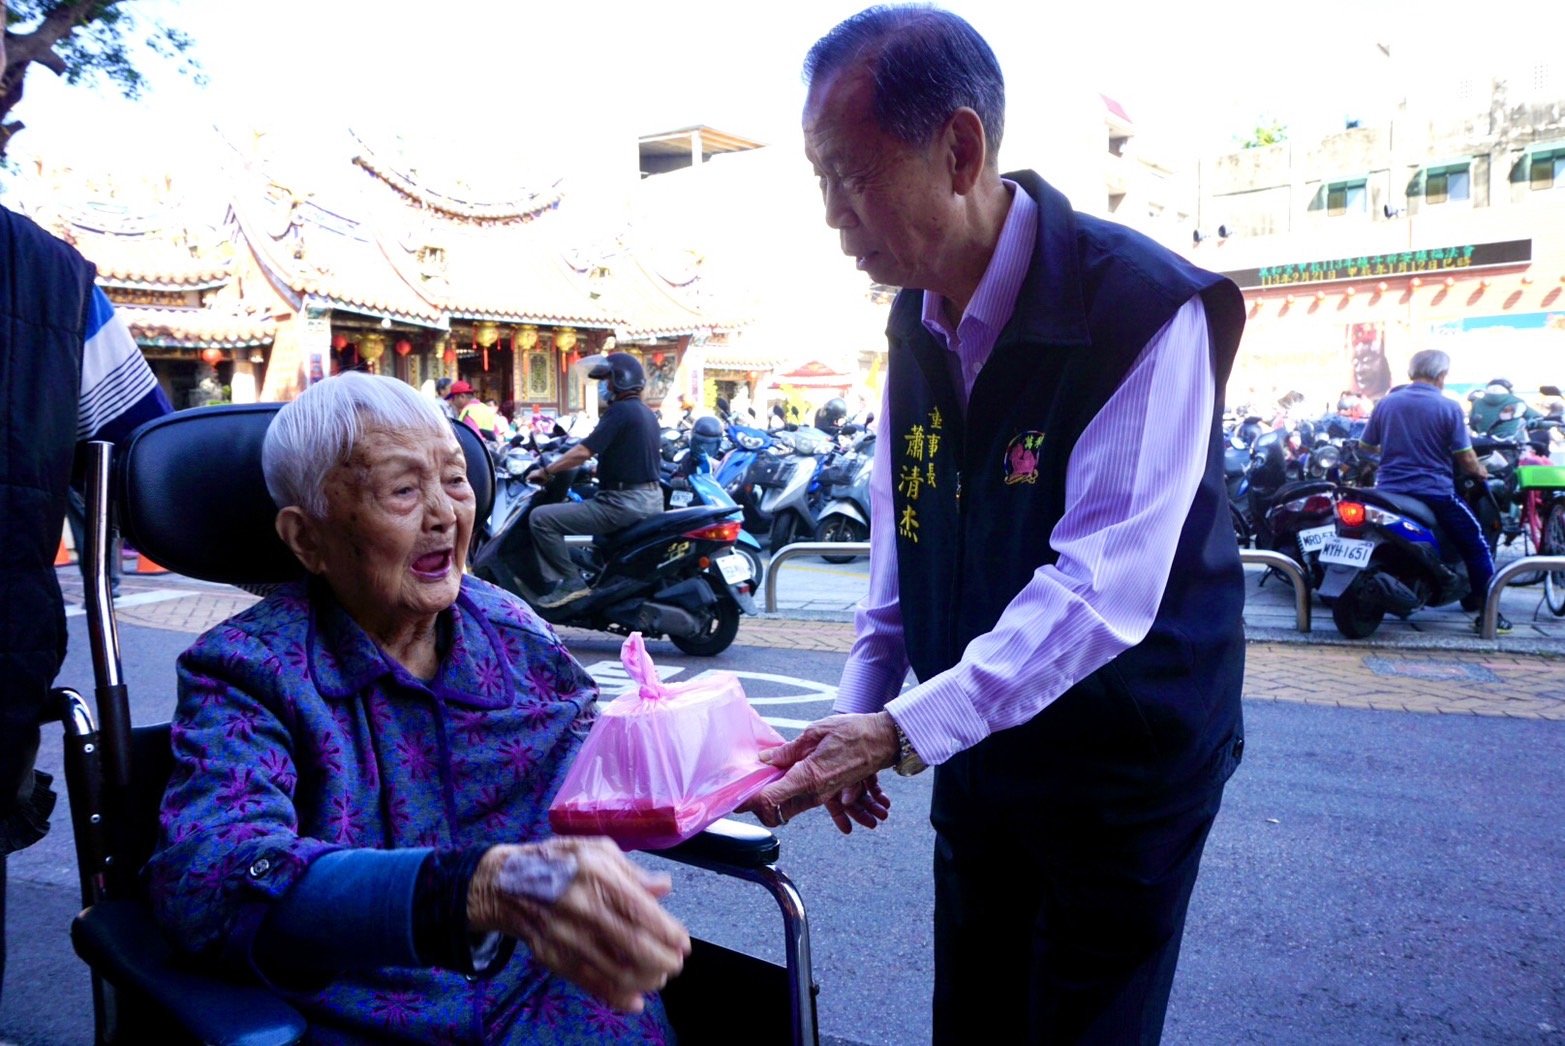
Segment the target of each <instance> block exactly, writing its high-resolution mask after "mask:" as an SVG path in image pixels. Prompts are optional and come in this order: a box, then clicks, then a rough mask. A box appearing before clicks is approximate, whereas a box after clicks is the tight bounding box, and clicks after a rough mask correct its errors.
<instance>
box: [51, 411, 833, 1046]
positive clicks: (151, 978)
mask: <svg viewBox="0 0 1565 1046" xmlns="http://www.w3.org/2000/svg"><path fill="white" fill-rule="evenodd" d="M258 407H259V409H260V410H265V409H267V408H268V407H270V409H271V410H275V409H276V408H275V406H271V405H247V406H245V407H226V408H225V407H208V408H202V414H203V415H207V416H212V415H218V414H233V413H247V412H257V411H258ZM186 413H188V412H180V414H186ZM179 417H180V415H167V416H165V417H164V418H161V419H157V420H155V421H152V422H149V423H147V425H144V426H142V429H140V430H138V433H140V432H142V431H145V430H147V429H149V428H151V427H153V426H158V425H161V424H165V423H169V422H170V421H171V419H177V418H179ZM455 429H456V431H457V432H458V437H459V439H460V440H462V441H463V446H464V450H465V451H467V456H468V462H469V468H470V469H471V468H472V467H473V461H474V453H473V452H474V449H475V448H474V447H472V446H469V444H470V443H476V442H477V440H476V438H471V439H469V438H467V437H468V435H469V434H468V433H467V431H466V430H465V428H464V427H462V426H455ZM135 435H136V434H133V435H132V437H131V438H130V440H127V443H129V442H130V441H131V440H134V439H135ZM477 450H478V451H479V453H482V448H481V447H479V448H477ZM112 451H113V447H112V445H111V444H108V443H92V444H89V446H88V473H87V482H88V490H87V510H88V527H87V540H86V548H85V549H84V550H83V553H82V554H84V555H86V556H87V557H88V561H89V564H90V568H91V569H90V571H89V573H88V575H87V584H86V600H87V607H86V616H87V624H88V634H89V641H90V646H91V653H92V665H93V675H94V697H95V702H96V705H97V716H96V718H95V717H94V715H93V710H92V708H91V707H89V705H88V703H87V701H86V700H85V699H84V698H83V697H82V696H81V694H80V693H79V692H77V691H76V690H73V689H69V688H57V689H56V690H55V691H54V694H55V702H56V713H57V715H58V717H59V719H60V721H61V724H62V726H63V728H64V735H65V737H64V761H65V778H66V787H67V791H68V796H69V803H70V812H71V822H72V828H73V830H74V833H75V847H76V859H77V871H78V875H79V878H80V886H81V897H82V906H83V911H82V913H81V914H80V915H78V916H77V917H76V919H75V921H74V922H73V924H72V927H71V938H72V943H73V946H74V947H75V949H76V952H77V954H78V955H79V956H80V957H81V958H82V959H83V960H84V961H85V962H86V963H87V964H88V967H89V969H90V970H91V974H92V993H93V1009H94V1027H95V1031H96V1039H97V1042H99V1043H100V1044H107V1043H120V1042H135V1041H141V1036H143V1035H145V1034H146V1028H145V1027H142V1028H137V1027H136V1026H135V1025H136V1024H137V1023H138V1022H140V1023H143V1024H144V1023H145V1022H147V1021H148V1020H154V1021H155V1020H159V1019H160V1018H161V1019H162V1020H165V1021H166V1020H173V1021H174V1022H176V1023H177V1024H178V1025H179V1026H180V1028H181V1030H182V1031H183V1032H184V1033H185V1034H186V1035H188V1036H190V1037H191V1038H193V1039H195V1040H197V1041H201V1042H215V1043H234V1044H242V1046H272V1044H278V1046H281V1044H286V1043H292V1042H297V1041H299V1040H300V1039H301V1038H302V1037H303V1036H304V1035H305V1034H306V1033H307V1031H308V1024H307V1022H306V1020H305V1018H304V1017H303V1015H302V1014H300V1013H299V1012H298V1011H297V1010H296V1009H294V1008H293V1007H292V1006H291V1005H290V1004H289V1003H288V1002H286V1001H285V1000H284V999H282V998H280V997H278V996H276V995H274V994H272V993H271V992H270V991H269V990H267V989H265V988H263V987H261V986H259V985H249V984H242V983H238V982H233V981H227V980H222V979H219V978H216V977H212V976H210V975H207V974H204V973H201V972H199V971H197V970H194V969H192V968H190V967H189V965H187V964H184V963H182V962H181V960H180V958H179V956H177V955H176V953H175V951H174V949H173V948H172V947H171V946H170V945H169V944H168V943H167V941H166V940H165V939H164V938H163V936H162V933H161V931H160V930H159V929H158V928H157V926H156V924H155V923H154V921H153V919H152V915H151V912H150V910H149V907H148V905H147V904H146V903H145V901H144V899H141V898H140V897H139V896H138V894H137V889H136V878H137V872H138V868H139V864H140V861H138V860H135V859H134V857H135V856H136V847H135V840H136V835H135V833H136V830H137V828H138V827H140V828H142V829H145V828H146V827H147V826H146V825H141V826H138V825H137V824H136V823H135V815H136V814H137V813H138V806H137V800H138V799H140V800H141V801H142V802H141V809H140V811H139V812H142V813H144V812H145V808H146V805H147V804H146V800H147V797H146V796H138V795H137V794H136V793H135V791H134V789H135V788H136V787H137V785H138V784H141V785H145V784H147V783H148V782H146V781H139V782H138V779H137V775H136V772H135V771H136V767H135V766H134V765H133V762H132V756H133V752H134V750H135V747H136V745H135V741H136V738H137V736H138V735H141V736H145V737H147V738H149V739H150V740H152V741H154V742H156V740H157V737H158V736H159V735H160V732H166V730H165V729H164V728H166V724H159V725H157V726H153V727H144V728H139V729H137V730H134V731H133V729H132V725H131V717H130V703H129V691H128V688H127V686H126V684H125V681H124V673H123V666H122V663H121V659H120V643H119V630H118V624H117V620H116V617H115V612H114V605H113V602H112V600H111V599H110V597H109V576H108V574H109V569H108V554H109V550H110V549H111V548H112V547H113V545H112V542H111V541H110V538H111V527H110V511H111V506H112V503H113V499H112V495H111V464H112V460H111V454H112ZM485 460H486V461H487V458H486V459H485ZM489 465H490V468H491V470H492V467H493V466H492V463H489ZM492 489H493V484H492V483H491V484H490V491H491V493H492ZM132 536H133V537H134V536H136V535H132ZM137 548H138V549H140V548H141V543H140V541H139V540H138V542H137ZM153 551H154V552H156V551H157V550H156V549H153ZM165 747H166V745H165ZM154 777H157V780H156V781H153V782H152V783H153V784H156V785H157V786H158V793H159V795H161V781H162V780H163V779H166V773H164V774H162V775H156V774H155V775H154ZM154 806H155V804H154ZM648 852H649V853H654V854H655V855H656V856H660V857H665V858H669V859H671V860H674V861H678V862H680V863H683V864H687V865H691V866H694V867H699V868H703V869H706V870H709V871H713V872H717V873H719V874H722V875H727V876H731V877H734V878H739V879H744V880H747V881H749V882H754V883H757V884H759V885H760V886H762V887H763V888H764V889H765V890H766V891H767V892H768V893H769V894H770V895H771V896H772V898H773V899H774V900H775V901H776V903H777V905H778V907H779V909H780V910H781V913H782V919H783V926H784V930H785V935H786V954H787V965H786V968H785V975H786V982H787V993H788V1005H787V1015H788V1025H789V1027H788V1034H787V1035H786V1037H785V1038H784V1037H782V1036H779V1037H778V1041H785V1042H788V1043H790V1044H791V1046H815V1044H817V1043H818V1041H819V1032H818V1028H817V1023H816V1011H815V995H816V993H817V992H818V990H819V988H818V986H817V985H816V984H815V982H814V978H813V975H812V972H811V965H810V940H809V923H808V920H807V918H806V915H805V910H804V901H803V898H802V897H801V896H800V894H799V891H798V889H797V888H796V887H795V886H794V884H793V883H792V881H790V880H789V879H788V877H787V876H786V875H785V874H784V873H783V872H782V871H780V870H779V869H778V868H777V865H776V861H777V857H778V854H779V852H780V846H779V844H778V841H777V839H776V837H775V836H773V835H772V833H771V832H769V831H767V830H766V829H764V828H761V827H759V826H755V825H750V824H746V823H742V822H738V821H732V820H727V819H725V820H722V821H719V822H717V823H716V824H714V825H712V826H711V827H709V828H708V829H707V830H706V831H704V832H702V833H701V834H700V835H698V836H696V837H695V838H693V839H690V840H688V841H687V842H685V843H682V844H680V845H679V846H676V847H673V848H671V849H668V850H661V851H648ZM695 943H696V944H697V946H698V948H699V949H701V950H702V953H703V954H704V955H707V956H711V957H713V958H714V959H715V960H717V961H719V962H727V963H738V964H742V965H745V966H747V967H749V969H748V970H747V971H746V973H745V974H744V975H743V977H747V978H753V977H754V976H756V975H757V974H759V975H761V976H766V977H767V978H768V980H771V981H772V982H773V983H775V980H776V978H775V977H774V976H772V974H774V973H775V972H776V971H777V970H778V967H777V966H776V965H775V964H773V963H768V962H765V961H764V960H760V959H756V958H753V957H751V956H748V955H744V954H743V953H739V952H732V951H729V950H728V949H724V948H720V947H718V946H716V945H711V944H709V943H707V942H702V941H697V942H695ZM762 968H764V970H762ZM683 976H684V975H683V974H682V975H681V977H683ZM679 981H680V978H676V979H675V981H674V982H671V985H670V993H671V994H672V990H673V989H674V987H675V986H678V985H679ZM731 983H735V984H738V983H749V982H746V981H744V980H742V978H735V979H734V980H733V981H732V982H731ZM687 990H688V991H690V992H692V993H693V992H694V991H695V988H694V987H693V986H692V987H689V988H687ZM720 1002H721V1001H720ZM149 1004H150V1005H149ZM730 1006H731V1009H730V1010H729V1011H727V1013H726V1014H725V1013H724V1012H723V1011H722V1009H721V1006H720V1005H718V1006H711V1007H709V1006H708V1004H707V1002H705V1001H703V1002H702V1003H701V1004H700V1005H699V1010H700V1011H702V1014H703V1015H705V1014H707V1011H709V1010H710V1011H711V1015H710V1017H709V1019H710V1020H711V1022H712V1024H711V1027H706V1026H699V1027H695V1028H692V1029H686V1028H681V1027H680V1026H679V1025H678V1024H677V1023H676V1027H675V1030H676V1032H678V1033H679V1034H680V1036H681V1039H682V1040H683V1041H685V1042H687V1043H692V1044H696V1046H699V1043H701V1042H703V1041H714V1042H717V1041H724V1038H725V1031H724V1030H720V1025H721V1021H723V1020H726V1019H729V1016H730V1015H731V1016H732V1017H734V1018H737V1019H744V1020H746V1021H747V1022H749V1023H750V1024H751V1026H752V1028H753V1026H754V1021H755V1018H756V1016H757V1013H756V1009H757V1007H756V1005H755V1002H754V1000H753V999H752V1000H748V1001H730ZM682 1008H683V1007H682ZM689 1009H690V1010H695V1009H697V1007H696V1006H695V1005H694V1004H692V1006H691V1007H690V1008H689ZM669 1010H670V1019H671V1020H674V1019H675V1017H674V1010H675V1006H674V1005H673V1003H670V1004H669ZM154 1015H158V1016H154ZM721 1028H722V1029H726V1036H731V1035H732V1034H733V1030H734V1025H733V1024H731V1023H729V1024H726V1025H721ZM160 1030H162V1028H161V1027H160ZM767 1030H772V1031H774V1032H775V1031H780V1029H767ZM750 1038H751V1039H752V1041H754V1037H753V1035H752V1036H750Z"/></svg>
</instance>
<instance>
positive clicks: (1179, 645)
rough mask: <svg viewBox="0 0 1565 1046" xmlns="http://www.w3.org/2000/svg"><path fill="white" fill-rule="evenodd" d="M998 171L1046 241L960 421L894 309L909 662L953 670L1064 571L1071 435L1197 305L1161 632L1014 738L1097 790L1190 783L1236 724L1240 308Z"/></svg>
mask: <svg viewBox="0 0 1565 1046" xmlns="http://www.w3.org/2000/svg"><path fill="white" fill-rule="evenodd" d="M1006 177H1008V178H1010V179H1011V180H1013V181H1015V182H1017V183H1018V184H1019V185H1020V186H1021V187H1022V188H1023V189H1024V190H1025V191H1026V192H1028V193H1029V194H1030V195H1031V196H1033V197H1034V199H1036V200H1037V202H1038V204H1039V212H1040V214H1039V229H1038V238H1037V244H1036V246H1035V248H1034V253H1033V258H1032V262H1031V265H1030V266H1029V269H1028V272H1027V275H1026V278H1025V281H1024V283H1023V286H1022V290H1021V294H1020V296H1019V300H1018V302H1017V306H1016V309H1015V311H1014V313H1013V314H1012V316H1011V319H1010V320H1009V322H1008V323H1007V324H1006V326H1005V328H1004V330H1003V331H1002V332H1001V333H1000V336H999V338H998V340H997V341H996V344H995V347H994V351H993V354H992V355H991V356H990V358H989V360H988V361H987V362H986V363H985V364H984V367H983V370H982V371H981V372H980V373H979V375H978V379H977V382H976V383H975V385H974V387H973V391H972V396H971V399H970V401H969V404H968V409H967V412H966V416H965V417H964V416H963V414H962V412H961V410H960V408H959V407H958V405H957V404H958V401H957V398H956V394H955V390H954V388H953V386H952V382H951V376H950V371H949V370H948V367H947V360H948V356H949V353H948V352H947V351H946V350H945V349H944V348H943V347H942V346H941V345H940V344H939V342H938V341H937V340H936V339H935V338H934V337H933V336H932V335H930V333H929V332H928V331H927V330H926V329H925V328H924V326H923V323H922V319H921V310H922V292H916V291H904V292H903V293H902V294H900V295H899V296H898V297H897V300H896V303H895V305H894V306H893V307H892V315H891V321H890V325H889V328H888V332H887V333H888V335H889V337H890V350H889V352H890V355H889V364H888V380H889V382H890V386H891V394H890V398H889V402H890V404H891V407H890V414H891V417H890V418H889V424H888V426H887V429H886V431H887V432H888V433H889V434H890V438H891V439H892V440H893V443H892V447H891V453H892V460H893V461H894V462H896V465H895V474H894V484H893V486H894V495H893V498H894V505H895V511H896V514H897V521H898V529H897V533H898V539H897V563H898V573H899V582H900V592H901V608H902V620H903V624H904V628H905V630H906V633H905V634H906V645H907V652H908V656H909V659H910V661H911V663H912V666H913V669H914V671H915V672H916V673H917V674H918V677H919V678H920V679H929V678H930V677H932V676H934V675H936V674H938V673H940V672H942V671H944V670H946V669H948V668H950V667H951V666H953V665H955V664H956V663H957V661H959V660H960V658H961V656H962V652H963V650H964V649H965V648H966V646H967V644H968V643H969V642H970V641H971V640H972V639H974V638H975V637H977V636H979V635H982V634H983V633H985V632H987V631H989V630H990V629H991V628H993V627H994V625H995V623H996V622H997V621H998V620H999V617H1000V615H1001V613H1002V612H1003V611H1004V609H1005V607H1006V605H1007V604H1008V603H1009V602H1010V601H1011V599H1012V598H1013V597H1015V595H1016V594H1017V593H1018V592H1019V591H1021V589H1022V587H1023V586H1024V585H1025V584H1026V583H1027V582H1028V581H1029V580H1030V579H1031V578H1032V576H1033V573H1034V571H1036V570H1037V569H1038V568H1039V567H1040V566H1043V565H1045V564H1048V563H1052V562H1054V561H1055V559H1056V558H1057V556H1058V554H1057V553H1056V552H1055V550H1054V549H1053V548H1052V547H1051V545H1050V543H1049V541H1050V536H1051V534H1052V533H1053V530H1054V526H1055V524H1056V523H1058V521H1059V519H1060V517H1061V516H1062V515H1063V514H1064V510H1065V472H1066V465H1067V463H1068V462H1069V460H1070V455H1071V451H1072V449H1073V448H1074V447H1075V445H1076V441H1077V439H1078V438H1079V437H1080V436H1081V433H1082V431H1083V429H1085V428H1086V426H1087V424H1088V423H1089V422H1090V421H1091V420H1092V419H1093V417H1094V416H1096V414H1097V413H1098V411H1099V410H1100V409H1101V408H1102V407H1103V405H1104V404H1105V403H1106V402H1107V401H1108V399H1109V397H1110V396H1111V395H1112V394H1113V392H1114V391H1115V389H1117V388H1118V387H1119V385H1120V383H1121V381H1122V380H1123V379H1124V377H1125V375H1126V373H1127V372H1128V371H1129V369H1130V367H1131V365H1132V364H1133V363H1134V361H1135V359H1136V357H1137V356H1138V355H1139V354H1140V352H1141V350H1142V349H1143V348H1145V347H1146V343H1147V342H1148V341H1149V340H1150V339H1151V337H1152V335H1154V334H1155V333H1157V331H1158V330H1159V329H1160V328H1161V327H1162V326H1163V325H1164V324H1166V323H1167V322H1168V321H1169V319H1171V318H1172V317H1173V315H1174V313H1175V312H1177V311H1178V309H1179V308H1180V306H1182V305H1183V304H1184V303H1185V302H1186V301H1188V300H1189V299H1190V298H1191V297H1193V296H1194V295H1196V294H1200V295H1201V297H1202V301H1203V304H1204V306H1205V309H1206V315H1207V321H1208V324H1209V326H1210V333H1211V339H1212V344H1213V346H1214V349H1215V351H1214V357H1215V359H1216V363H1217V374H1216V379H1217V388H1218V390H1219V395H1218V397H1217V403H1216V405H1215V409H1214V411H1213V417H1212V435H1211V440H1210V449H1209V453H1208V457H1207V467H1206V472H1205V474H1204V476H1203V478H1202V482H1201V486H1200V488H1199V490H1198V492H1197V494H1196V498H1195V501H1194V504H1193V505H1192V506H1191V509H1190V513H1189V515H1188V516H1187V517H1186V519H1185V522H1184V526H1183V529H1182V531H1181V533H1180V538H1179V545H1178V550H1177V551H1176V553H1175V557H1174V563H1173V569H1172V571H1171V574H1170V577H1169V581H1168V587H1167V589H1166V591H1165V592H1164V595H1163V601H1162V603H1161V605H1160V606H1159V609H1158V613H1157V617H1156V620H1155V621H1154V623H1153V625H1152V629H1151V631H1150V633H1149V634H1148V635H1147V636H1146V638H1145V639H1144V640H1143V641H1142V642H1141V643H1140V644H1138V645H1137V646H1135V647H1133V648H1132V649H1130V650H1127V651H1125V652H1124V653H1122V654H1121V655H1120V656H1119V657H1117V658H1115V659H1114V660H1113V661H1112V662H1110V663H1109V664H1108V665H1106V666H1105V667H1103V668H1102V669H1100V670H1098V671H1097V672H1095V673H1093V674H1092V675H1091V676H1089V677H1088V678H1086V679H1084V680H1082V681H1080V682H1078V683H1077V684H1076V685H1075V686H1073V687H1072V688H1071V689H1070V690H1068V691H1067V692H1066V693H1065V694H1064V695H1063V696H1061V697H1060V698H1059V699H1058V700H1057V701H1055V702H1054V703H1053V704H1052V705H1050V706H1049V707H1048V708H1046V709H1045V710H1044V711H1043V712H1042V713H1041V714H1040V715H1039V716H1037V717H1036V718H1035V719H1034V720H1033V723H1032V724H1029V726H1028V727H1022V728H1018V729H1025V730H1029V731H1030V732H1035V741H1036V744H1030V745H1029V748H1028V750H1029V751H1031V752H1032V753H1033V754H1034V755H1035V756H1036V758H1038V759H1039V761H1040V763H1049V764H1050V765H1051V767H1052V768H1053V769H1051V770H1050V771H1048V772H1050V773H1053V772H1058V773H1061V774H1062V775H1063V777H1062V779H1064V778H1074V779H1079V778H1080V777H1081V770H1082V768H1083V766H1085V765H1088V764H1090V765H1091V766H1093V767H1094V768H1095V769H1096V770H1097V771H1098V773H1097V774H1096V775H1095V777H1096V779H1097V780H1098V781H1099V782H1100V783H1102V781H1103V775H1104V774H1107V775H1109V777H1110V778H1112V779H1119V780H1120V781H1121V783H1122V784H1124V785H1125V786H1126V787H1127V788H1128V789H1130V790H1133V791H1135V792H1138V793H1139V792H1141V791H1143V790H1144V788H1145V787H1146V786H1149V785H1150V786H1161V785H1163V784H1166V783H1168V782H1170V781H1173V780H1184V779H1188V778H1190V777H1192V776H1194V775H1196V774H1199V773H1200V772H1201V768H1202V767H1203V766H1206V765H1209V764H1210V763H1211V761H1212V760H1213V759H1214V757H1215V756H1216V754H1217V751H1218V748H1219V746H1222V745H1223V744H1225V743H1226V742H1228V741H1229V739H1230V738H1231V736H1232V735H1234V734H1235V733H1236V732H1237V730H1238V727H1239V718H1240V712H1239V697H1240V685H1241V682H1242V677H1243V672H1244V636H1243V631H1242V624H1241V613H1242V610H1243V589H1242V584H1243V574H1242V572H1241V570H1240V567H1239V557H1238V552H1237V548H1236V545H1235V542H1234V537H1233V528H1232V525H1231V523H1230V520H1229V510H1228V503H1227V499H1226V495H1225V492H1224V485H1223V459H1222V438H1221V411H1222V395H1221V390H1222V388H1223V385H1224V384H1225V382H1226V381H1227V378H1228V371H1229V367H1230V366H1231V364H1232V362H1233V358H1234V354H1235V352H1236V351H1237V349H1238V344H1239V336H1240V333H1241V331H1242V330H1243V327H1244V303H1243V298H1242V296H1241V295H1240V293H1239V290H1238V288H1237V287H1235V286H1234V285H1233V284H1232V283H1231V282H1229V281H1228V280H1226V279H1224V278H1222V277H1221V276H1218V275H1216V274H1213V273H1210V272H1205V271H1203V270H1201V269H1197V268H1195V267H1194V266H1192V265H1190V264H1189V263H1187V262H1185V261H1184V260H1183V259H1181V258H1179V257H1178V256H1177V255H1175V254H1173V253H1172V252H1170V251H1168V250H1166V249H1164V248H1162V247H1160V246H1158V245H1157V244H1155V243H1153V242H1152V241H1151V240H1149V239H1147V238H1146V237H1144V236H1142V235H1140V234H1139V233H1136V232H1133V231H1131V230H1129V229H1126V228H1124V227H1123V226H1119V225H1115V224H1113V223H1110V222H1105V221H1101V220H1098V219H1095V218H1091V217H1089V216H1086V215H1081V214H1076V213H1074V212H1072V211H1071V209H1070V205H1069V203H1068V202H1067V201H1066V199H1065V197H1064V196H1062V195H1061V194H1060V193H1059V192H1057V191H1056V190H1054V189H1053V188H1051V187H1050V186H1048V185H1047V184H1046V183H1044V182H1043V180H1042V179H1040V178H1038V176H1037V175H1035V174H1033V173H1031V172H1021V173H1019V174H1011V175H1007V176H1006ZM1153 431H1154V432H1155V431H1156V426H1155V425H1154V427H1153ZM1005 733H1010V731H1006V732H1005ZM996 736H999V735H996ZM990 740H993V738H991V739H990ZM984 744H988V742H987V741H986V742H985V743H984ZM983 747H984V746H983V745H980V746H979V748H980V749H982V748H983ZM1040 749H1041V750H1040ZM975 751H976V750H975Z"/></svg>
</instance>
